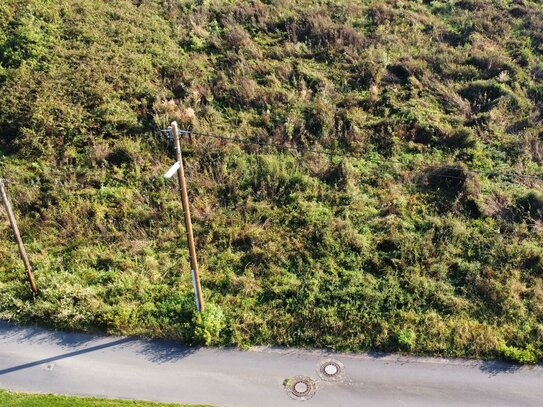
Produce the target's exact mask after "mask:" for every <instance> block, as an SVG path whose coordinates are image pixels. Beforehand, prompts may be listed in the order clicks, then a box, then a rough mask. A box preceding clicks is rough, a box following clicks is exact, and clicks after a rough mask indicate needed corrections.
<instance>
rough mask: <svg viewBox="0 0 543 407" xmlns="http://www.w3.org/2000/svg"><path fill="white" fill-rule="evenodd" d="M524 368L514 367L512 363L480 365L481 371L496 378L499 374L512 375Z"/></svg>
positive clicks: (493, 362) (489, 362)
mask: <svg viewBox="0 0 543 407" xmlns="http://www.w3.org/2000/svg"><path fill="white" fill-rule="evenodd" d="M522 368H523V366H521V365H513V364H511V363H507V362H500V361H488V362H481V364H480V365H479V369H480V370H481V371H482V372H484V373H488V374H489V375H490V376H496V375H499V374H512V373H515V372H517V371H518V370H520V369H522Z"/></svg>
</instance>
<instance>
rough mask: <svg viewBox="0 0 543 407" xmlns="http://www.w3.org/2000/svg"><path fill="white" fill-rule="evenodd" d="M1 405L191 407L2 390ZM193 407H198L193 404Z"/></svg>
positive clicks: (8, 406) (28, 406)
mask: <svg viewBox="0 0 543 407" xmlns="http://www.w3.org/2000/svg"><path fill="white" fill-rule="evenodd" d="M0 404H1V405H2V406H4V407H38V406H39V407H88V406H92V407H125V406H126V407H189V405H188V404H186V405H185V404H184V405H181V404H162V403H152V402H149V401H130V400H106V399H98V398H88V397H85V398H83V397H68V396H54V395H50V394H47V395H45V394H26V393H12V392H7V391H3V390H0ZM191 406H193V407H204V406H196V405H193V404H191Z"/></svg>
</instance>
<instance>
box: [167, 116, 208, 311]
mask: <svg viewBox="0 0 543 407" xmlns="http://www.w3.org/2000/svg"><path fill="white" fill-rule="evenodd" d="M171 129H172V136H173V142H174V146H175V156H176V158H177V162H178V163H179V168H178V170H177V178H178V180H179V192H180V193H181V203H182V204H183V214H184V216H185V229H186V231H187V241H188V245H189V255H190V265H191V272H192V283H193V284H194V295H195V297H196V309H197V310H198V312H203V311H204V309H205V305H204V296H203V294H202V287H201V286H200V272H199V271H198V260H197V258H196V246H195V245H194V236H193V235H192V221H191V219H190V206H189V196H188V193H187V183H186V181H185V170H184V168H183V154H182V153H181V142H180V140H179V129H178V127H177V122H172V124H171Z"/></svg>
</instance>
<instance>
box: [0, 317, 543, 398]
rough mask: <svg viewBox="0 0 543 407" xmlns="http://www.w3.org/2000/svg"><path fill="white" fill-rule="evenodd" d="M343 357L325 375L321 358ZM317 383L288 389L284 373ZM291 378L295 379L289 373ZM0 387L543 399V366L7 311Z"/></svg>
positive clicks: (146, 394) (179, 394)
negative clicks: (63, 321)
mask: <svg viewBox="0 0 543 407" xmlns="http://www.w3.org/2000/svg"><path fill="white" fill-rule="evenodd" d="M328 359H333V360H336V361H338V362H340V367H341V364H342V365H343V371H342V372H341V374H340V375H339V376H335V377H334V379H338V380H337V381H329V380H323V379H322V378H321V375H322V374H319V373H318V369H319V366H321V365H320V364H321V362H322V361H325V360H328ZM296 376H307V377H309V378H311V379H313V380H314V383H315V385H316V391H315V393H314V395H313V397H311V398H310V399H308V400H306V401H302V400H298V399H295V398H292V397H290V396H289V395H288V394H287V391H286V390H285V387H284V385H283V383H284V381H285V379H287V378H292V377H296ZM291 383H293V382H291ZM0 388H3V389H9V390H13V391H26V392H37V393H58V394H73V395H82V396H98V397H113V398H130V399H141V400H154V401H167V402H183V403H202V404H212V405H216V406H232V407H233V406H250V407H253V406H254V407H267V406H270V407H275V406H286V407H295V406H296V405H302V406H303V407H318V406H333V407H343V406H347V407H348V406H353V407H355V406H356V407H358V406H432V407H435V406H543V368H542V367H522V368H521V367H518V366H514V365H509V364H505V363H501V362H477V361H466V360H449V359H436V358H414V357H404V356H399V355H379V354H332V353H327V352H324V351H304V350H289V349H273V348H271V349H270V348H258V349H253V350H251V351H245V352H244V351H238V350H234V349H209V348H187V347H183V346H180V345H177V344H173V343H168V342H160V341H145V340H139V339H135V338H131V337H105V336H104V337H100V336H91V335H84V334H74V333H62V332H50V331H46V330H44V329H40V328H32V327H16V326H12V325H10V324H7V323H5V322H1V321H0Z"/></svg>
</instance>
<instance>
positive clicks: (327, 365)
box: [318, 359, 345, 381]
mask: <svg viewBox="0 0 543 407" xmlns="http://www.w3.org/2000/svg"><path fill="white" fill-rule="evenodd" d="M344 369H345V367H344V366H343V363H341V362H340V361H339V360H334V359H328V360H325V361H323V362H321V364H320V365H319V368H318V373H319V376H320V377H321V379H322V380H327V381H337V380H341V378H342V377H343V370H344Z"/></svg>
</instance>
